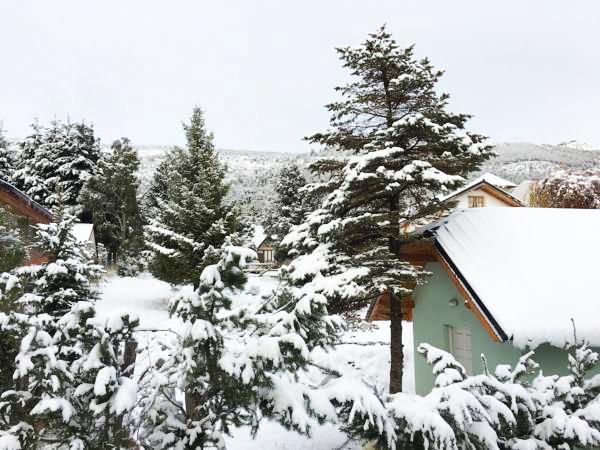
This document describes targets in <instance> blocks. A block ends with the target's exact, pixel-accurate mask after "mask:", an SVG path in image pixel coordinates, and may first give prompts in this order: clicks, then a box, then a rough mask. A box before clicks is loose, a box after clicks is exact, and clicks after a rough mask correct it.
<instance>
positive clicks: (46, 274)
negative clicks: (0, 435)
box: [0, 208, 101, 448]
mask: <svg viewBox="0 0 600 450" xmlns="http://www.w3.org/2000/svg"><path fill="white" fill-rule="evenodd" d="M73 222H74V218H73V217H72V216H70V215H69V214H68V213H66V212H64V211H63V209H62V208H59V209H58V210H57V213H56V216H55V223H52V224H49V225H39V226H38V230H37V237H36V246H37V247H38V248H40V250H41V251H42V252H43V253H44V255H46V256H47V258H48V262H46V263H43V264H41V265H37V266H28V267H21V268H17V269H14V270H13V271H11V272H9V273H4V274H2V276H1V277H0V302H1V304H2V310H3V311H4V313H3V314H2V319H3V320H2V321H1V322H2V326H1V327H0V328H1V330H0V332H1V333H2V335H3V336H2V341H3V342H11V343H13V345H11V347H10V348H9V349H8V352H7V353H6V354H5V355H4V356H5V357H8V358H9V359H8V360H6V361H3V367H2V371H3V372H4V371H14V374H13V376H12V381H11V382H10V384H9V385H7V386H4V388H5V393H4V396H3V399H4V402H3V403H2V404H1V408H0V409H2V414H0V416H1V417H2V419H3V424H2V428H3V430H2V431H3V432H6V433H8V434H9V435H10V436H13V437H15V438H16V439H18V441H19V442H20V443H21V444H20V445H21V446H22V447H23V446H24V447H25V448H36V445H39V444H40V443H42V442H44V439H48V438H52V437H54V435H55V433H56V430H55V429H54V425H53V424H54V422H55V421H56V420H58V421H60V422H61V423H62V421H68V420H69V419H70V418H71V417H72V413H71V412H72V410H73V407H72V405H71V403H70V402H69V401H68V399H67V398H66V397H67V396H68V395H67V394H68V392H69V388H70V387H72V381H73V377H72V373H71V372H70V371H69V367H68V366H69V359H70V357H71V350H70V348H71V347H72V346H73V345H75V344H74V343H73V342H71V343H69V344H68V345H66V343H65V342H60V340H57V337H56V333H57V332H58V331H59V329H60V328H61V327H60V326H59V323H58V321H59V320H60V318H61V317H63V316H64V315H65V314H68V313H69V312H70V310H71V308H72V307H74V306H76V305H77V304H79V303H82V302H83V303H89V302H93V301H94V300H95V299H96V298H97V294H96V290H95V288H94V287H93V283H94V281H95V280H97V279H98V277H99V276H100V273H101V269H100V267H99V266H96V265H93V264H90V262H89V259H88V256H87V254H86V253H85V249H84V248H83V246H82V245H81V244H78V243H77V242H76V240H75V238H74V236H73V234H72V231H71V230H72V224H73ZM3 378H5V377H3ZM36 415H39V417H34V416H36ZM34 443H35V444H34ZM15 448H19V447H15Z"/></svg>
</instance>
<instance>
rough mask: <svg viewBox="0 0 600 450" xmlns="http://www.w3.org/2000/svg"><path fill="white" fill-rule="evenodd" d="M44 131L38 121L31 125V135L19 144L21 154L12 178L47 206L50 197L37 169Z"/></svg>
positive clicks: (24, 190) (33, 197)
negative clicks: (47, 199)
mask: <svg viewBox="0 0 600 450" xmlns="http://www.w3.org/2000/svg"><path fill="white" fill-rule="evenodd" d="M44 139H45V137H44V129H43V128H42V126H41V125H40V124H39V122H38V121H37V120H36V121H35V122H34V123H33V124H32V125H31V134H30V135H29V136H27V137H26V138H25V139H23V140H22V141H20V142H19V144H18V147H19V154H18V155H17V162H16V167H15V169H16V170H15V171H14V173H13V176H12V181H13V183H14V184H15V185H16V186H17V187H18V188H19V189H20V190H21V191H23V192H25V193H26V194H27V195H29V196H30V197H31V198H32V199H33V200H35V201H36V202H38V203H41V204H45V202H46V198H48V196H49V195H50V192H49V191H48V188H47V187H46V184H45V180H44V179H43V178H42V177H41V175H40V173H39V171H38V170H37V168H36V162H37V158H38V149H39V148H40V147H41V145H42V144H43V143H44Z"/></svg>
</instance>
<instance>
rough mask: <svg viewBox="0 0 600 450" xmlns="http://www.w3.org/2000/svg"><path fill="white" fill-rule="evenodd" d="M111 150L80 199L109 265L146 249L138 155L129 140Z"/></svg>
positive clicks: (116, 144)
mask: <svg viewBox="0 0 600 450" xmlns="http://www.w3.org/2000/svg"><path fill="white" fill-rule="evenodd" d="M111 150H112V151H111V153H110V154H108V155H106V156H105V157H104V158H102V159H100V161H99V162H98V167H97V169H96V173H95V174H94V175H93V176H92V177H91V178H90V179H89V180H88V182H87V183H86V185H85V187H84V189H83V191H82V193H81V197H80V201H81V203H82V205H83V207H84V209H86V210H89V211H90V212H91V214H92V218H93V223H94V229H95V231H96V239H97V240H98V242H100V243H102V244H103V245H104V247H105V248H106V250H107V252H108V263H109V264H113V263H115V262H117V261H118V260H120V261H121V262H123V260H124V259H125V258H126V257H127V255H129V254H132V253H134V252H136V251H139V250H140V249H141V247H142V245H143V229H142V225H143V221H142V217H141V211H140V208H139V199H138V189H139V185H140V182H139V179H138V177H137V175H136V172H137V170H138V168H139V165H140V160H139V158H138V155H137V151H136V150H135V149H133V148H132V147H131V145H130V143H129V139H127V138H123V139H120V140H117V141H115V142H113V144H112V146H111Z"/></svg>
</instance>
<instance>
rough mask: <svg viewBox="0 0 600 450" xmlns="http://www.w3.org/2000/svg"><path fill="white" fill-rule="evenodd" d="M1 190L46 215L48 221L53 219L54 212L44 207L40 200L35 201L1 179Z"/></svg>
mask: <svg viewBox="0 0 600 450" xmlns="http://www.w3.org/2000/svg"><path fill="white" fill-rule="evenodd" d="M0 190H3V191H5V192H7V193H9V194H10V195H11V196H13V197H14V198H15V199H17V201H18V202H20V203H21V204H23V205H25V206H27V207H29V208H31V209H33V210H34V211H36V212H37V213H38V214H40V215H42V216H44V218H45V219H47V220H48V221H51V220H52V213H51V212H50V211H49V210H48V209H46V208H44V207H43V206H42V205H40V204H39V203H38V202H36V201H34V200H33V199H32V198H31V197H29V196H28V195H27V194H25V193H24V192H22V191H20V190H19V189H17V188H16V187H15V186H13V185H12V184H11V183H9V182H7V181H4V180H1V179H0Z"/></svg>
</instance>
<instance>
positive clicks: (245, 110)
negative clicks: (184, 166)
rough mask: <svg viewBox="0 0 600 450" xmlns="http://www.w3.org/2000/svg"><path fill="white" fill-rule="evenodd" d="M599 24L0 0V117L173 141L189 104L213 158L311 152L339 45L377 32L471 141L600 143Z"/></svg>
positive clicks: (570, 16)
mask: <svg viewBox="0 0 600 450" xmlns="http://www.w3.org/2000/svg"><path fill="white" fill-rule="evenodd" d="M599 19H600V3H599V2H598V1H596V0H589V1H576V0H575V1H574V0H569V1H566V0H561V1H558V0H557V1H554V0H539V1H532V0H528V1H522V0H514V1H513V0H498V1H493V2H492V1H482V0H472V1H462V0H461V1H457V0H452V1H448V0H441V1H431V0H429V1H414V0H411V1H408V0H407V1H391V0H390V1H377V0H368V1H367V0H361V1H355V0H336V1H332V0H320V1H313V0H297V1H294V2H291V1H282V0H279V1H261V0H252V1H250V0H238V1H227V0H214V1H200V0H196V1H173V0H169V1H167V0H164V1H160V2H158V1H156V2H155V1H149V0H143V1H133V0H126V1H124V0H116V1H107V0H102V1H100V0H98V1H83V0H81V1H62V0H58V1H57V0H53V1H48V0H39V1H29V0H0V48H2V53H1V55H0V120H1V121H3V122H4V123H5V126H4V127H5V129H6V130H7V132H8V135H9V137H13V138H16V137H22V136H24V135H26V133H27V132H28V127H29V124H30V123H31V121H32V119H33V118H34V117H39V118H40V119H41V120H42V121H47V120H49V119H51V118H53V117H55V116H56V117H58V118H64V117H66V116H67V115H69V116H70V117H71V118H72V119H74V120H79V119H81V118H85V119H86V120H89V121H92V122H93V123H94V124H95V127H96V130H97V134H98V135H99V136H100V137H101V138H102V140H103V141H104V142H110V141H112V140H113V139H115V138H118V137H121V136H128V137H130V139H131V140H132V141H133V142H134V143H138V144H179V143H181V142H182V141H183V134H182V131H181V126H180V123H181V121H182V120H184V119H185V118H186V117H187V116H188V114H189V112H190V110H191V108H192V107H193V105H194V104H196V103H198V104H200V105H201V106H202V107H203V108H204V109H205V110H206V114H207V121H208V126H209V128H211V129H212V130H213V131H214V132H215V140H216V144H217V145H218V146H219V147H221V148H237V149H262V150H282V151H303V150H308V149H309V147H308V144H306V143H304V142H302V137H303V136H305V135H307V134H310V133H313V132H316V131H319V130H321V129H323V128H325V127H327V125H328V118H329V117H328V114H327V112H326V111H325V109H324V108H323V105H324V104H326V103H327V102H328V101H331V100H333V99H334V98H335V94H334V92H333V87H334V86H336V85H338V84H340V83H343V82H344V80H345V79H346V76H347V74H346V73H345V71H344V70H343V69H342V68H341V66H340V63H339V60H338V59H337V56H336V53H335V51H334V47H335V46H340V45H357V44H359V43H361V42H362V41H363V39H364V38H365V37H366V35H367V34H368V33H369V32H372V31H374V30H375V29H376V28H377V27H379V26H380V25H381V24H383V23H384V22H385V23H387V24H388V28H389V30H390V31H391V32H392V33H393V34H394V36H395V37H396V39H397V40H398V42H399V43H400V44H402V45H409V44H413V43H414V44H416V54H417V56H419V57H421V56H428V57H429V58H430V59H431V61H432V63H433V64H434V65H435V66H436V67H438V68H440V69H443V70H445V71H446V74H445V76H444V77H443V79H442V82H441V83H440V88H441V89H442V90H444V91H446V92H448V93H449V94H451V96H452V99H451V106H452V109H454V110H455V111H460V112H469V113H471V114H474V115H475V117H474V119H473V120H472V121H471V122H470V129H471V130H472V131H475V132H479V133H483V134H486V135H488V136H489V137H490V139H491V140H492V141H494V142H501V141H515V140H524V141H530V142H539V143H557V142H559V141H563V140H571V139H577V140H579V141H581V142H586V143H589V144H593V145H595V146H598V147H600V114H599V113H600V20H599Z"/></svg>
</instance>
